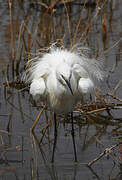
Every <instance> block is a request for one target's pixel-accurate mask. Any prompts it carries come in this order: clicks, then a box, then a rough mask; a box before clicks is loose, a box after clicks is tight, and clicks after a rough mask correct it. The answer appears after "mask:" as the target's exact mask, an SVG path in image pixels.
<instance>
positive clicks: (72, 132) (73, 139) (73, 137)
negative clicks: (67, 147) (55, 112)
mask: <svg viewBox="0 0 122 180" xmlns="http://www.w3.org/2000/svg"><path fill="white" fill-rule="evenodd" d="M71 120H72V131H71V134H72V141H73V146H74V155H75V162H77V153H76V146H75V136H74V135H75V133H74V123H73V112H71Z"/></svg>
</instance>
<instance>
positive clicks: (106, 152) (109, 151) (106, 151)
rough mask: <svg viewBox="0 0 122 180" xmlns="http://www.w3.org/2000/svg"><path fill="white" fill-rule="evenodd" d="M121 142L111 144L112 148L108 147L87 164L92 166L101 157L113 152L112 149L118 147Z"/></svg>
mask: <svg viewBox="0 0 122 180" xmlns="http://www.w3.org/2000/svg"><path fill="white" fill-rule="evenodd" d="M119 144H120V143H118V144H115V145H113V146H111V147H110V148H106V149H105V150H104V151H103V152H102V153H101V154H100V155H99V156H98V157H96V158H95V159H93V160H92V161H90V162H89V163H88V164H87V165H88V166H91V165H92V164H94V163H95V162H96V161H98V160H99V159H101V158H102V157H103V156H104V155H106V154H109V153H111V150H112V149H114V148H116V147H117V146H119Z"/></svg>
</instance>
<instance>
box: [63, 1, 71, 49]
mask: <svg viewBox="0 0 122 180" xmlns="http://www.w3.org/2000/svg"><path fill="white" fill-rule="evenodd" d="M63 4H64V8H65V10H66V17H67V25H68V31H69V37H70V45H71V47H72V37H71V28H70V19H69V14H68V9H67V7H66V3H65V0H63Z"/></svg>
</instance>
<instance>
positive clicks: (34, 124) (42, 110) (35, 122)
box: [31, 104, 46, 132]
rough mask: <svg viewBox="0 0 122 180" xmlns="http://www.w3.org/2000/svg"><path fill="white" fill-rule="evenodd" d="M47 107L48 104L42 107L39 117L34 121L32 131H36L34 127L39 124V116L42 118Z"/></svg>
mask: <svg viewBox="0 0 122 180" xmlns="http://www.w3.org/2000/svg"><path fill="white" fill-rule="evenodd" d="M45 108H46V104H45V105H44V106H43V108H42V109H41V111H40V112H39V114H38V116H37V118H36V119H35V121H34V123H33V126H32V128H31V132H33V131H34V129H35V127H36V124H37V122H38V121H39V118H40V116H41V114H42V113H43V112H44V110H45Z"/></svg>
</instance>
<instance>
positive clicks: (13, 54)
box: [8, 0, 15, 62]
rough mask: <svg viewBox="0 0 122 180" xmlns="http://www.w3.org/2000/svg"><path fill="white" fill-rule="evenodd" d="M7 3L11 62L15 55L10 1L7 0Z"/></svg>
mask: <svg viewBox="0 0 122 180" xmlns="http://www.w3.org/2000/svg"><path fill="white" fill-rule="evenodd" d="M8 4H9V13H10V31H11V58H12V62H13V60H14V56H15V50H14V32H13V18H12V3H11V2H10V0H9V1H8Z"/></svg>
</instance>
